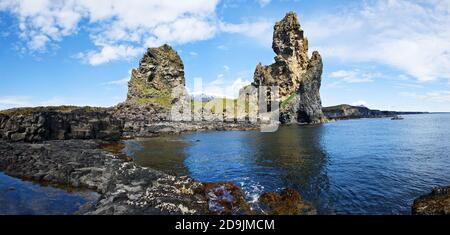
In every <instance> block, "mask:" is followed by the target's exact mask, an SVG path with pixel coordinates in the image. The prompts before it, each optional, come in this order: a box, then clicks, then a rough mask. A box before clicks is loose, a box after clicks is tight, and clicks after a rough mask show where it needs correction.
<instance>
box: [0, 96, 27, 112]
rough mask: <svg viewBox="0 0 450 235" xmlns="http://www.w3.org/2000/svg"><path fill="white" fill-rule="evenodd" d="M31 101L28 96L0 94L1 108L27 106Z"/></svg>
mask: <svg viewBox="0 0 450 235" xmlns="http://www.w3.org/2000/svg"><path fill="white" fill-rule="evenodd" d="M30 102H31V97H28V96H0V109H9V108H13V107H17V106H27V105H28V104H29V103H30Z"/></svg>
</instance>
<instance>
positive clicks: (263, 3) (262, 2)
mask: <svg viewBox="0 0 450 235" xmlns="http://www.w3.org/2000/svg"><path fill="white" fill-rule="evenodd" d="M257 1H258V3H259V5H260V6H261V7H265V6H267V5H268V4H269V3H270V2H271V0H257Z"/></svg>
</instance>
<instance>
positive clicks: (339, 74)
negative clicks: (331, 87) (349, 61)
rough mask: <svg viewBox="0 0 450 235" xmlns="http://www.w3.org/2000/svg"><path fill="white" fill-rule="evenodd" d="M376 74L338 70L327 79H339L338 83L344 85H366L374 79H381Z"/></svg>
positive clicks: (379, 75)
mask: <svg viewBox="0 0 450 235" xmlns="http://www.w3.org/2000/svg"><path fill="white" fill-rule="evenodd" d="M381 76H382V75H381V74H378V73H368V72H362V71H360V70H358V69H355V70H339V71H335V72H332V73H330V75H329V77H330V78H333V79H339V80H338V82H345V83H366V82H372V81H373V79H374V78H376V77H381Z"/></svg>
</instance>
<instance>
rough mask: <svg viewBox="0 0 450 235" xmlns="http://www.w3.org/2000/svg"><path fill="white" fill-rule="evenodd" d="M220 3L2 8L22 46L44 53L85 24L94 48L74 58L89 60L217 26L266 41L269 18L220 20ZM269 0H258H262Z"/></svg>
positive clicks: (59, 1) (59, 2) (52, 2)
mask: <svg viewBox="0 0 450 235" xmlns="http://www.w3.org/2000/svg"><path fill="white" fill-rule="evenodd" d="M218 2H219V0H183V1H160V0H146V1H141V0H128V1H123V0H98V1H91V0H2V1H1V2H0V11H7V12H10V13H11V14H12V15H14V16H15V17H16V18H17V19H18V22H19V29H20V34H19V35H20V37H21V39H22V40H23V42H25V47H22V48H21V50H23V49H27V50H28V51H32V52H34V51H40V52H45V51H46V50H47V48H48V47H49V45H51V44H55V43H58V42H59V41H61V40H62V39H63V38H64V37H66V36H69V35H73V34H75V33H77V32H78V31H79V30H80V28H81V27H83V30H87V32H89V36H90V38H91V40H92V42H93V44H94V45H95V47H96V48H95V49H93V50H89V51H85V52H81V53H79V54H78V56H77V57H78V58H81V59H83V60H84V61H85V62H88V63H90V64H92V65H99V64H103V63H107V62H110V61H113V60H118V59H124V58H125V59H127V58H128V59H129V58H133V57H135V56H137V55H138V54H140V53H142V52H143V51H144V48H145V47H155V46H159V45H161V44H163V43H170V44H174V45H176V44H184V43H189V42H194V41H199V40H206V39H210V38H212V37H214V36H215V34H216V33H217V32H219V31H223V32H227V33H239V34H242V35H244V36H247V37H250V38H252V39H256V40H257V41H258V42H260V43H262V44H264V45H270V40H271V38H270V37H271V30H272V25H273V22H269V21H266V20H259V21H256V22H246V23H242V24H229V23H225V22H221V21H220V20H219V19H218V18H217V16H216V13H215V10H216V6H217V5H218ZM268 2H269V1H267V0H265V1H261V4H267V3H268ZM81 22H83V25H81ZM84 22H86V24H84Z"/></svg>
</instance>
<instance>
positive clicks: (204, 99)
mask: <svg viewBox="0 0 450 235" xmlns="http://www.w3.org/2000/svg"><path fill="white" fill-rule="evenodd" d="M191 98H193V99H194V100H195V101H201V102H208V101H211V100H213V99H215V98H217V97H215V96H212V95H206V94H204V93H202V94H197V95H194V94H191Z"/></svg>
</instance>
